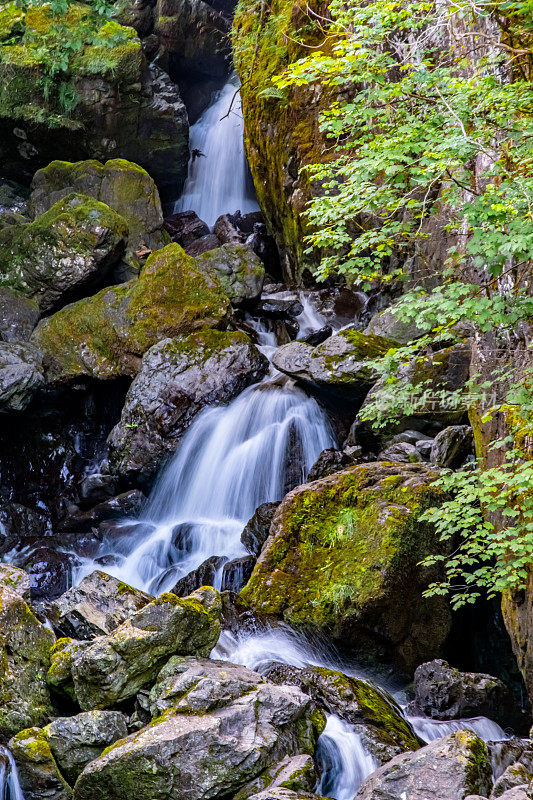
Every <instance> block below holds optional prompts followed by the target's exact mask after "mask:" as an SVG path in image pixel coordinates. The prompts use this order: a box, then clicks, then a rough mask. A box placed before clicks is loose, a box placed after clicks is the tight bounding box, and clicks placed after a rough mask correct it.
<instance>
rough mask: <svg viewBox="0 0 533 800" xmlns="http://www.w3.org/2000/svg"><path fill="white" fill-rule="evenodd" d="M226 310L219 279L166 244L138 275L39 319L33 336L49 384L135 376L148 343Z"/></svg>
mask: <svg viewBox="0 0 533 800" xmlns="http://www.w3.org/2000/svg"><path fill="white" fill-rule="evenodd" d="M229 310H230V303H229V300H228V298H227V296H226V295H225V293H224V291H223V289H222V287H221V285H220V283H219V282H218V281H217V280H215V279H214V278H212V277H211V275H210V274H209V273H207V272H205V271H204V270H202V269H199V268H198V266H197V264H196V262H195V260H194V259H193V258H192V257H191V256H188V255H187V254H186V253H185V252H184V251H183V250H182V249H181V247H180V246H179V245H177V244H170V245H168V246H167V247H165V248H163V249H162V250H158V251H157V252H155V253H153V254H152V255H151V256H150V257H149V259H148V260H147V262H146V264H145V266H144V268H143V270H142V272H141V275H140V277H139V278H138V279H134V280H131V281H129V282H128V283H125V284H122V285H121V286H111V287H110V288H108V289H103V290H102V291H100V292H99V293H98V294H96V295H95V296H94V297H91V298H88V299H86V300H81V301H79V302H78V303H75V304H73V305H70V306H67V307H66V308H64V309H62V310H61V311H59V312H57V313H56V314H54V315H53V316H51V317H49V318H48V319H46V320H42V321H41V322H40V323H39V325H38V326H37V329H36V330H35V332H34V334H33V337H32V338H33V341H34V342H35V343H36V344H37V345H38V346H39V347H40V348H41V349H42V350H43V352H44V353H45V354H46V356H47V357H48V359H49V369H48V378H49V380H50V381H52V382H54V383H57V382H58V383H62V382H72V381H76V380H80V379H83V378H88V377H92V378H100V379H108V378H114V377H116V376H117V375H131V376H134V375H136V374H137V372H138V371H139V369H140V367H141V357H142V356H143V354H144V353H145V352H146V351H147V350H148V349H149V348H150V347H151V346H152V345H154V344H156V343H157V342H159V341H160V340H161V339H164V338H167V337H174V336H179V335H187V334H189V333H192V332H193V331H196V330H198V329H200V328H205V327H215V326H219V327H222V326H224V324H225V320H226V316H227V314H228V313H229Z"/></svg>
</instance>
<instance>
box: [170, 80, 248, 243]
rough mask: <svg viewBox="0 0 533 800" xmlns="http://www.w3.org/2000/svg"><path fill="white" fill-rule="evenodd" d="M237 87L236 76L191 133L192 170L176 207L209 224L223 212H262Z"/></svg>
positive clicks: (223, 89)
mask: <svg viewBox="0 0 533 800" xmlns="http://www.w3.org/2000/svg"><path fill="white" fill-rule="evenodd" d="M238 88H239V84H238V82H237V80H236V78H232V79H231V80H230V81H229V82H228V83H227V84H226V85H225V86H224V87H223V88H222V89H221V90H220V92H218V94H217V96H216V97H215V101H214V103H213V104H212V105H211V106H209V108H208V109H206V111H204V113H203V114H202V116H201V117H200V119H199V120H198V122H196V123H195V124H194V125H192V126H191V129H190V132H189V137H190V150H191V158H190V161H189V173H188V176H187V180H186V181H185V186H184V188H183V194H182V196H181V197H180V198H179V200H178V201H177V202H176V205H175V207H174V211H175V212H179V211H189V210H192V211H196V213H197V214H198V216H199V217H200V219H202V220H203V221H204V222H206V223H207V224H208V225H209V226H210V227H212V226H213V225H214V224H215V222H216V220H217V219H218V217H219V216H220V215H221V214H226V213H228V212H229V213H234V212H235V211H237V210H239V211H241V213H242V214H247V213H249V212H251V211H258V210H259V206H258V205H257V202H256V200H255V193H254V189H253V185H252V181H251V178H250V174H249V169H248V163H247V161H246V156H245V153H244V144H243V134H244V120H243V118H242V111H241V98H240V94H239V91H238ZM199 154H200V155H199Z"/></svg>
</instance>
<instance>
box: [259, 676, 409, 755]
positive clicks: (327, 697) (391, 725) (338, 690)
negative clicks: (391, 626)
mask: <svg viewBox="0 0 533 800" xmlns="http://www.w3.org/2000/svg"><path fill="white" fill-rule="evenodd" d="M265 677H266V678H267V679H268V680H269V681H273V682H274V683H278V684H291V685H294V686H298V687H299V688H300V689H301V690H302V691H303V692H305V694H308V695H309V696H310V697H311V698H312V699H313V701H314V702H315V704H316V705H317V706H318V707H319V708H322V709H323V710H324V711H325V712H326V713H327V714H334V715H335V716H337V717H340V719H343V720H345V721H346V722H348V723H349V724H350V725H352V726H353V727H354V729H355V731H356V733H358V734H359V736H360V737H361V739H362V741H363V743H364V746H365V750H366V751H367V752H369V753H371V754H372V756H373V757H374V758H375V760H376V762H377V763H378V764H385V763H386V762H387V761H389V760H390V759H391V758H393V757H394V756H395V755H398V754H399V753H403V752H405V751H406V750H418V748H419V747H420V742H419V740H418V739H417V737H416V735H415V734H414V732H413V730H412V728H411V726H410V725H409V723H407V722H406V720H405V718H404V717H403V715H402V713H401V710H400V708H399V706H398V705H397V703H396V702H395V701H394V700H393V698H392V697H391V696H390V695H389V694H388V693H387V692H385V691H383V690H382V689H380V688H378V687H377V686H376V685H375V684H374V683H372V681H368V680H362V679H361V678H355V677H351V676H348V675H345V674H344V673H342V672H340V671H339V670H332V669H325V668H324V667H305V668H304V669H298V668H297V667H291V666H287V665H285V664H273V665H272V666H271V667H269V669H268V670H267V671H266V673H265Z"/></svg>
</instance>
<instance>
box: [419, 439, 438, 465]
mask: <svg viewBox="0 0 533 800" xmlns="http://www.w3.org/2000/svg"><path fill="white" fill-rule="evenodd" d="M434 441H435V440H434V439H421V440H420V441H419V442H416V444H415V447H416V449H417V450H418V452H419V453H420V455H421V456H422V459H423V461H429V459H430V457H431V448H432V447H433V442H434Z"/></svg>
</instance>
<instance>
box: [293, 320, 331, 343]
mask: <svg viewBox="0 0 533 800" xmlns="http://www.w3.org/2000/svg"><path fill="white" fill-rule="evenodd" d="M332 333H333V329H332V327H331V325H324V327H323V328H319V329H318V330H317V331H312V332H311V333H308V334H307V336H302V337H300V338H299V339H298V341H299V342H303V343H304V344H310V345H311V346H312V347H316V346H317V345H319V344H322V342H325V341H326V339H329V337H330V336H331V335H332Z"/></svg>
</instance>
